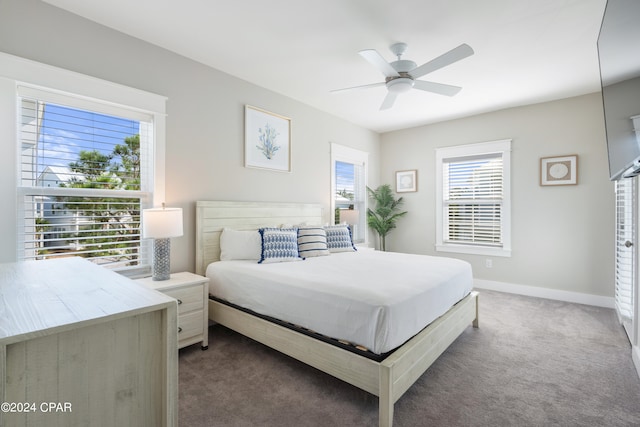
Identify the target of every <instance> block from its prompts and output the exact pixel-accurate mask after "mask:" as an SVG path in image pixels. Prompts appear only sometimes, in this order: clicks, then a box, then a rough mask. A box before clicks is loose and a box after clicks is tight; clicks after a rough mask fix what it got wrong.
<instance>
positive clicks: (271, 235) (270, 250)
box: [258, 228, 303, 264]
mask: <svg viewBox="0 0 640 427" xmlns="http://www.w3.org/2000/svg"><path fill="white" fill-rule="evenodd" d="M259 231H260V236H261V238H262V253H261V256H260V261H258V264H262V263H270V262H286V261H300V260H302V259H303V258H301V257H300V254H299V253H298V230H297V229H295V228H261V229H260V230H259Z"/></svg>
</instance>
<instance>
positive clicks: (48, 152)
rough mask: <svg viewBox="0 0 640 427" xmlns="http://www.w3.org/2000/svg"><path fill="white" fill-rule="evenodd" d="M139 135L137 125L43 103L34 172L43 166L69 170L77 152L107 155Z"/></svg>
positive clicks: (135, 122)
mask: <svg viewBox="0 0 640 427" xmlns="http://www.w3.org/2000/svg"><path fill="white" fill-rule="evenodd" d="M138 132H139V122H138V121H135V120H131V119H125V118H121V117H115V116H110V115H106V114H100V113H95V112H91V111H84V110H79V109H75V108H70V107H65V106H60V105H56V104H50V103H46V104H45V105H44V108H43V115H42V124H41V128H40V135H39V141H38V145H39V148H38V154H37V158H38V161H37V164H38V166H37V167H38V169H37V172H38V173H41V172H42V171H43V170H44V168H46V167H47V166H59V167H69V164H70V163H72V162H75V161H77V160H78V158H79V154H80V151H82V150H84V151H93V150H96V151H98V152H99V153H101V154H105V155H109V154H111V153H112V152H113V149H114V147H115V146H116V145H118V144H124V140H125V138H127V137H131V136H134V135H136V134H138Z"/></svg>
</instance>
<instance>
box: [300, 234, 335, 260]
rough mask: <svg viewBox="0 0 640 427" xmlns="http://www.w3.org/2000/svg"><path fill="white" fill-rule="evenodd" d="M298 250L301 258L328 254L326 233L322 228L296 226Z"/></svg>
mask: <svg viewBox="0 0 640 427" xmlns="http://www.w3.org/2000/svg"><path fill="white" fill-rule="evenodd" d="M298 252H299V253H300V256H301V257H303V258H306V257H315V256H324V255H329V254H330V253H329V249H328V248H327V233H326V232H325V231H324V228H322V227H300V228H298Z"/></svg>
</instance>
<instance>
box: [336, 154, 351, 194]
mask: <svg viewBox="0 0 640 427" xmlns="http://www.w3.org/2000/svg"><path fill="white" fill-rule="evenodd" d="M354 185H355V172H354V167H353V164H351V163H345V162H338V161H337V162H336V195H337V194H338V193H340V192H342V191H343V190H344V191H346V192H347V193H350V194H353V190H354Z"/></svg>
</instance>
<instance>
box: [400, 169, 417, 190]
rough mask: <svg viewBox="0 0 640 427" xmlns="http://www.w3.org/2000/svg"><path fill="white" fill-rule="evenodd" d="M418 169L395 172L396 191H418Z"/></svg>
mask: <svg viewBox="0 0 640 427" xmlns="http://www.w3.org/2000/svg"><path fill="white" fill-rule="evenodd" d="M417 178H418V171H417V170H415V169H413V170H407V171H398V172H396V193H409V192H412V191H418V179H417Z"/></svg>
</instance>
